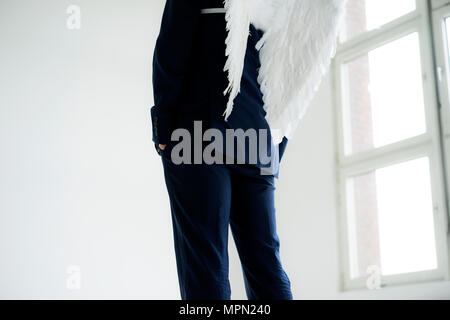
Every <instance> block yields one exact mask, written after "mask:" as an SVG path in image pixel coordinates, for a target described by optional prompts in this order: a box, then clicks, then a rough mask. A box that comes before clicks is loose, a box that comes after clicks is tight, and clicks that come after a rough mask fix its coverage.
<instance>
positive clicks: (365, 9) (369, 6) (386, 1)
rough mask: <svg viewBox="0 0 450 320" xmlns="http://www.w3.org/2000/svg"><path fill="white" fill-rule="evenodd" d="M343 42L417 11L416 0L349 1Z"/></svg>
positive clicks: (342, 36) (342, 35)
mask: <svg viewBox="0 0 450 320" xmlns="http://www.w3.org/2000/svg"><path fill="white" fill-rule="evenodd" d="M346 9H347V10H346V17H345V24H344V28H343V32H342V34H341V36H340V39H341V41H345V40H349V39H351V38H353V37H355V36H357V35H360V34H361V33H363V32H366V31H370V30H373V29H376V28H378V27H380V26H382V25H383V24H386V23H388V22H391V21H392V20H395V19H397V18H399V17H401V16H403V15H405V14H407V13H410V12H412V11H414V10H416V1H415V0H348V2H347V8H346Z"/></svg>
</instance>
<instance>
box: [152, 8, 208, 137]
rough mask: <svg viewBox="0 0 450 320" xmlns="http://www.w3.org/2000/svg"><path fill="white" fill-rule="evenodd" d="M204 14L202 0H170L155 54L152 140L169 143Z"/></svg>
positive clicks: (165, 11)
mask: <svg viewBox="0 0 450 320" xmlns="http://www.w3.org/2000/svg"><path fill="white" fill-rule="evenodd" d="M199 17H200V5H199V1H198V0H166V5H165V8H164V13H163V18H162V23H161V29H160V33H159V36H158V39H157V41H156V47H155V51H154V55H153V96H154V101H155V105H154V106H153V107H152V108H151V119H152V134H153V138H152V140H153V141H154V142H155V143H157V144H158V143H159V144H167V143H168V142H169V141H170V134H171V132H172V130H173V129H174V128H173V120H174V114H175V112H176V109H177V105H178V102H179V97H180V94H181V92H182V89H183V85H184V83H185V79H186V74H187V73H188V71H189V69H190V67H191V59H192V56H193V49H194V48H193V44H194V38H195V34H196V31H197V27H198V22H199Z"/></svg>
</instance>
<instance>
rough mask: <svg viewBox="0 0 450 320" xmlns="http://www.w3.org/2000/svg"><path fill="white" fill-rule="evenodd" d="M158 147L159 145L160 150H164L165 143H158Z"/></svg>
mask: <svg viewBox="0 0 450 320" xmlns="http://www.w3.org/2000/svg"><path fill="white" fill-rule="evenodd" d="M158 147H159V148H160V149H161V150H164V149H165V148H166V145H165V144H159V145H158Z"/></svg>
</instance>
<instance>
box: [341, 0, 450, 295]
mask: <svg viewBox="0 0 450 320" xmlns="http://www.w3.org/2000/svg"><path fill="white" fill-rule="evenodd" d="M438 1H439V0H438ZM428 6H429V3H428V1H425V0H417V1H416V0H396V1H391V0H389V1H388V0H349V1H348V4H347V13H346V18H345V23H344V28H343V31H342V33H341V36H340V45H339V48H338V50H337V54H336V58H335V60H334V71H335V84H336V86H335V89H336V90H335V93H336V101H337V106H336V107H337V108H336V110H337V112H336V123H337V130H338V132H337V135H336V136H337V140H338V141H337V146H338V150H337V151H338V166H337V168H338V170H337V171H338V182H339V195H338V197H339V199H338V200H339V208H340V209H339V211H340V215H339V218H340V222H341V230H340V235H341V237H340V238H341V241H340V249H341V257H343V259H342V263H341V274H342V288H343V289H344V290H348V289H356V288H364V287H365V286H366V280H367V277H368V270H371V268H373V267H374V266H376V267H377V268H378V269H379V270H380V273H381V284H382V285H384V286H387V285H394V284H400V283H410V282H415V281H429V280H438V279H448V277H449V272H448V260H447V253H448V249H447V245H446V233H447V221H448V219H447V214H448V210H447V205H446V201H445V198H446V184H445V183H446V182H445V174H444V172H445V166H444V161H443V150H442V148H441V147H440V146H441V142H442V139H443V136H442V134H441V132H440V130H439V119H440V116H441V115H440V114H439V109H438V106H439V104H438V97H437V95H436V85H437V84H436V81H435V75H436V73H435V69H434V65H433V56H432V53H433V48H432V43H433V42H432V41H431V39H432V37H431V35H432V31H431V23H430V19H429V15H428ZM447 12H448V17H450V7H449V8H448V11H447ZM441 22H442V26H443V27H442V28H441V29H442V36H441V39H442V43H446V44H447V43H450V41H449V40H448V39H450V38H449V37H450V36H449V33H448V32H447V26H448V27H449V29H448V30H449V31H450V18H448V20H447V19H445V18H442V19H441ZM447 22H448V23H447ZM444 40H445V42H444ZM446 48H447V49H448V46H446ZM446 52H447V53H448V52H450V51H449V50H447V51H446ZM449 57H450V55H448V54H447V55H446V60H445V61H446V66H448V65H450V58H449ZM445 70H449V69H448V67H447V69H445ZM448 74H450V73H448ZM449 79H450V78H449ZM447 83H450V82H447ZM449 88H450V86H448V85H447V96H450V95H449V93H450V90H448V89H449ZM447 101H448V106H449V110H450V100H449V99H447ZM449 124H450V122H449ZM447 138H448V137H447ZM447 143H448V142H447Z"/></svg>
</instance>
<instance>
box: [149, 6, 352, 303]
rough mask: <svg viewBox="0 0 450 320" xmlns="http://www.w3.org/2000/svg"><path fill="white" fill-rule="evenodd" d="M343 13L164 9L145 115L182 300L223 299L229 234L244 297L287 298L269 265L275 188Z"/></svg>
mask: <svg viewBox="0 0 450 320" xmlns="http://www.w3.org/2000/svg"><path fill="white" fill-rule="evenodd" d="M343 3H344V1H343V0H283V1H280V0H225V2H224V3H223V2H222V1H221V0H189V1H186V0H167V1H166V7H165V10H164V15H163V20H162V25H161V30H160V34H159V37H158V40H157V43H156V48H155V53H154V60H153V87H154V97H155V106H154V107H152V109H151V115H152V123H153V141H154V143H155V148H156V150H157V152H158V153H159V154H160V155H161V159H162V163H163V167H164V175H165V180H166V186H167V190H168V193H169V198H170V203H171V213H172V222H173V229H174V242H175V253H176V259H177V268H178V277H179V283H180V291H181V297H182V299H221V300H222V299H230V295H231V291H230V284H229V280H228V250H227V248H228V226H229V225H230V226H231V231H232V235H233V238H234V241H235V243H236V247H237V249H238V253H239V257H240V260H241V263H242V269H243V273H244V279H245V288H246V292H247V296H248V298H249V299H292V298H293V297H292V292H291V286H290V281H289V278H288V276H287V274H286V273H285V271H284V270H283V267H282V264H281V261H280V256H279V247H280V241H279V238H278V235H277V233H276V218H275V204H274V190H275V181H274V179H275V178H278V174H279V163H280V160H281V158H282V156H283V153H284V150H285V147H286V143H287V138H290V137H291V136H292V133H293V131H294V129H295V127H296V125H297V123H298V121H299V120H300V118H301V117H302V116H303V114H304V112H305V110H306V106H307V104H308V102H309V101H310V100H311V98H312V95H313V91H314V90H313V89H312V88H315V87H317V85H318V83H319V81H320V78H321V76H322V73H323V69H324V66H326V65H327V64H328V63H329V60H330V59H331V55H332V51H333V50H332V49H333V47H334V45H335V38H336V33H337V26H338V22H339V19H340V17H341V15H342V7H343ZM306 14H308V15H312V16H311V17H310V18H308V17H307V16H304V15H306ZM314 15H316V16H314ZM289 18H290V19H289ZM318 18H321V19H323V22H321V23H320V24H319V25H317V24H316V25H314V21H319V20H321V19H318ZM308 19H310V21H309V20H308ZM286 30H289V31H290V32H289V33H288V32H286ZM308 30H309V31H310V32H309V34H308V33H307V32H308ZM314 32H317V34H314ZM318 34H320V35H321V37H319V38H318V37H317V35H318ZM324 35H325V36H324ZM316 38H317V39H316ZM302 39H303V41H300V40H302ZM296 53H298V54H296ZM293 54H294V55H293ZM305 63H307V64H308V65H307V66H305V65H303V64H305ZM293 71H294V72H293ZM199 128H200V129H201V130H200V132H199ZM208 129H209V130H208ZM203 130H206V132H203ZM230 132H231V133H230ZM186 135H187V137H186ZM182 136H184V139H181V137H182ZM199 137H202V138H203V139H201V141H200V142H199V141H198V140H199V139H198V138H199ZM205 137H207V139H205ZM177 140H179V141H177ZM181 140H184V141H181ZM181 144H182V145H183V148H180V145H181ZM208 145H209V148H208ZM211 145H212V146H213V148H211ZM206 151H208V152H206ZM208 157H209V158H212V159H213V160H214V161H210V160H211V159H205V158H208ZM180 159H181V160H182V161H180ZM267 159H269V161H267ZM199 160H200V161H199Z"/></svg>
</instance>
